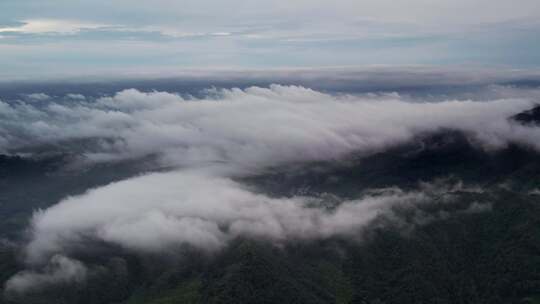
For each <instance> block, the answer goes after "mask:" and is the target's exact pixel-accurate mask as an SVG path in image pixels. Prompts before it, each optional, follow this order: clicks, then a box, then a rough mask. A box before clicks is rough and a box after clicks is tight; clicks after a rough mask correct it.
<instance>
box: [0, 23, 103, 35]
mask: <svg viewBox="0 0 540 304" xmlns="http://www.w3.org/2000/svg"><path fill="white" fill-rule="evenodd" d="M106 27H108V26H107V25H105V24H97V23H90V22H83V21H72V20H61V19H28V20H22V21H21V25H19V26H11V27H0V33H24V34H62V35H73V34H76V33H79V32H80V31H83V30H96V29H100V28H106Z"/></svg>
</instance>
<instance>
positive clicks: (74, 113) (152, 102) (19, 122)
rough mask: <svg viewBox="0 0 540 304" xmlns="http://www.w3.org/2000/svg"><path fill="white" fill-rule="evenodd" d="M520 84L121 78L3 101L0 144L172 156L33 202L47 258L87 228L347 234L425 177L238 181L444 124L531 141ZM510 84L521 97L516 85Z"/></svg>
mask: <svg viewBox="0 0 540 304" xmlns="http://www.w3.org/2000/svg"><path fill="white" fill-rule="evenodd" d="M515 90H516V89H511V90H509V91H504V92H500V91H499V92H498V93H497V94H500V95H502V96H505V98H503V99H496V100H490V101H484V102H481V101H470V100H465V101H458V100H447V101H440V102H436V103H426V102H411V101H410V100H409V99H403V98H402V97H401V96H400V95H399V94H364V95H358V96H355V95H340V96H334V95H329V94H325V93H321V92H317V91H314V90H310V89H307V88H303V87H295V86H279V85H273V86H271V87H270V88H261V87H251V88H247V89H245V90H240V89H231V90H216V89H212V90H208V91H207V92H206V97H202V98H194V97H190V96H184V97H182V96H180V95H177V94H171V93H167V92H150V93H143V92H140V91H137V90H134V89H130V90H124V91H121V92H118V93H117V94H115V95H114V96H109V97H101V98H98V99H95V100H94V99H92V98H86V99H82V98H78V99H77V100H70V101H69V102H66V103H60V102H49V103H47V104H46V105H35V104H31V103H24V102H23V101H19V102H16V103H11V104H8V103H4V102H2V103H0V117H1V118H2V119H1V120H0V130H1V134H2V135H3V141H2V142H0V144H2V145H3V146H2V148H3V149H4V150H13V149H15V150H16V149H17V148H23V147H31V146H33V145H38V144H40V143H54V142H59V141H68V142H69V141H70V140H74V139H76V140H80V139H105V138H107V139H109V140H102V141H99V140H98V141H97V145H96V146H91V145H83V146H79V145H77V146H76V147H78V148H77V149H82V151H74V152H76V153H79V152H80V153H83V154H84V155H85V157H86V158H87V160H91V161H105V162H107V161H114V160H119V159H126V158H138V157H143V156H146V155H150V154H154V155H158V156H159V160H160V161H161V164H163V165H166V166H169V168H173V169H172V171H171V172H166V173H154V174H148V175H145V176H141V177H136V178H132V179H128V180H125V181H120V182H117V183H113V184H110V185H107V186H104V187H101V188H97V189H94V190H90V191H88V192H87V193H85V194H83V195H80V196H76V197H68V198H66V199H64V200H62V201H61V202H60V203H58V204H57V205H54V206H52V207H50V208H48V209H46V210H44V211H40V212H37V213H36V214H35V215H34V217H33V219H32V226H31V241H30V242H29V244H28V246H27V247H26V252H27V262H29V263H31V264H32V263H36V265H43V263H45V264H46V263H48V261H49V259H50V258H51V257H54V256H56V255H59V254H64V255H66V254H67V255H69V252H70V250H72V245H73V244H79V245H80V243H81V242H80V241H83V240H84V241H86V240H88V239H94V240H99V241H105V242H108V243H112V244H117V245H120V246H123V247H125V248H128V249H130V250H135V251H145V252H148V251H150V252H160V251H161V250H164V249H166V248H169V247H171V246H173V247H174V246H180V245H184V244H188V245H191V246H194V247H196V248H200V249H204V250H210V251H213V250H218V249H220V248H222V247H223V246H225V245H226V244H227V243H228V242H229V241H230V240H231V239H234V238H235V237H238V236H242V237H246V236H248V237H256V238H267V239H270V240H273V241H277V242H281V241H285V240H290V239H313V238H326V237H330V236H336V235H338V236H339V235H349V234H350V233H356V232H358V231H361V230H362V229H363V228H364V227H365V226H366V225H368V224H369V223H370V222H371V221H372V220H374V219H375V218H377V217H378V216H379V215H381V214H387V213H388V212H389V211H391V208H392V207H394V206H396V205H398V204H403V205H406V206H407V205H408V206H410V205H414V204H417V203H419V202H423V201H425V200H426V199H427V196H426V195H428V196H429V195H430V194H429V193H430V192H433V191H434V190H433V187H431V188H430V187H428V186H426V187H424V188H425V189H422V191H421V192H402V191H399V190H394V191H383V192H379V193H377V192H373V193H367V194H366V195H365V196H364V197H362V198H359V199H357V200H352V201H345V202H342V203H341V204H340V205H339V206H337V207H336V208H335V209H334V210H325V209H324V208H316V207H315V206H316V205H317V204H319V203H324V202H323V201H321V199H320V198H312V197H292V198H271V197H268V196H266V195H263V194H258V193H255V192H253V190H251V189H248V188H246V187H245V186H243V185H241V184H239V183H238V182H235V181H233V178H234V177H238V176H245V175H249V174H256V173H257V172H260V170H261V169H263V168H265V167H267V166H275V165H282V164H287V163H297V162H306V161H313V160H332V159H336V158H340V157H344V156H347V155H348V154H350V153H372V152H376V151H381V150H384V149H386V148H388V147H391V146H394V145H396V144H399V143H403V142H406V141H409V140H411V139H413V138H414V137H415V136H419V135H422V134H426V133H430V132H436V131H438V130H446V129H453V130H458V131H462V132H464V133H465V134H466V135H467V136H468V137H469V138H470V140H471V141H472V142H473V143H475V144H477V145H478V146H479V147H483V148H487V149H496V148H500V147H504V146H505V145H506V144H508V143H509V142H517V143H521V144H525V145H529V146H531V147H533V148H535V149H540V144H539V143H540V129H539V128H536V127H530V126H522V125H519V124H517V123H515V122H513V121H511V120H509V119H508V117H510V116H512V115H514V114H516V113H519V112H521V111H524V110H527V109H529V108H530V107H532V106H533V104H534V101H533V99H534V96H536V95H535V94H536V93H535V92H532V93H531V94H532V95H527V94H525V93H524V92H516V91H515ZM515 93H519V94H517V96H518V97H517V98H511V96H512V95H515ZM66 147H67V148H69V147H70V146H69V145H67V146H66ZM462 188H463V185H460V184H457V185H455V186H453V188H451V189H462ZM448 191H454V190H448ZM470 191H477V190H476V189H472V190H470ZM474 208H475V207H474ZM471 211H474V210H471ZM55 263H56V264H59V262H55ZM60 264H61V263H60ZM64 268H66V267H64V266H60V267H54V268H52V269H57V270H58V273H60V274H58V273H57V270H49V271H48V272H47V271H46V272H45V274H43V272H38V273H36V272H23V273H22V274H20V275H17V276H15V277H14V278H13V279H12V280H11V281H10V282H11V283H10V284H11V285H13V284H15V285H13V286H17V285H19V286H26V285H25V284H26V283H24V282H27V281H30V282H34V281H35V282H41V281H48V280H52V281H58V280H60V279H57V278H62V279H63V278H65V276H64V275H63V273H65V271H63V270H62V269H64ZM68 269H71V268H68ZM68 273H71V272H68ZM61 274H62V275H61ZM48 277H51V279H48ZM13 282H15V283H13ZM13 288H15V287H13ZM23 289H24V288H23Z"/></svg>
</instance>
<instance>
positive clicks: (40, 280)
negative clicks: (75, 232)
mask: <svg viewBox="0 0 540 304" xmlns="http://www.w3.org/2000/svg"><path fill="white" fill-rule="evenodd" d="M86 273H87V269H86V267H85V266H84V265H83V264H82V263H81V262H79V261H76V260H73V259H70V258H68V257H65V256H62V255H54V256H52V257H51V259H50V260H49V262H48V264H47V265H46V266H45V267H44V268H43V269H42V270H40V271H35V270H26V271H22V272H20V273H18V274H16V275H15V276H13V277H12V278H10V279H9V280H8V281H7V282H6V285H5V291H6V292H7V293H24V292H29V291H34V290H37V289H40V288H47V286H51V285H54V284H60V283H70V284H72V283H77V282H81V281H83V280H84V279H85V277H86Z"/></svg>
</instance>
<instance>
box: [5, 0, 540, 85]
mask: <svg viewBox="0 0 540 304" xmlns="http://www.w3.org/2000/svg"><path fill="white" fill-rule="evenodd" d="M539 7H540V4H539V3H538V0H516V1H506V0H408V1H405V0H392V1H391V0H333V1H322V0H311V1H307V0H296V1H277V0H265V1H262V0H230V1H217V0H197V1H195V0H177V1H172V0H156V1H129V0H110V1H103V0H101V1H95V0H92V1H90V0H80V1H70V0H2V1H0V67H1V68H0V79H8V80H9V79H20V78H23V79H26V78H32V79H36V78H37V79H43V78H47V77H53V76H62V75H64V76H73V75H107V74H130V73H162V72H163V73H174V72H177V71H182V70H185V69H275V68H285V67H287V68H305V67H343V66H347V67H351V66H373V65H384V66H401V65H443V66H448V65H451V66H490V67H499V66H501V67H512V68H537V67H539V66H540V55H538V54H540V40H539V39H537V37H540V21H538V20H540V9H539Z"/></svg>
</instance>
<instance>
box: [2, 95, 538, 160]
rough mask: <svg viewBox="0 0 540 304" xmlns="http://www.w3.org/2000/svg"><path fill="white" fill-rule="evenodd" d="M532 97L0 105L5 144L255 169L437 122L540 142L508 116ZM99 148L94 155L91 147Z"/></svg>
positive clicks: (501, 141) (141, 98)
mask: <svg viewBox="0 0 540 304" xmlns="http://www.w3.org/2000/svg"><path fill="white" fill-rule="evenodd" d="M532 105H533V101H532V100H530V99H529V98H525V97H520V98H509V99H500V100H493V101H489V102H474V101H453V100H451V101H443V102H438V103H415V102H408V101H406V100H403V99H401V97H400V96H399V95H383V96H374V97H373V96H369V95H364V96H359V97H358V96H341V97H336V96H332V95H328V94H323V93H320V92H317V91H313V90H310V89H306V88H302V87H287V86H279V85H274V86H272V87H271V88H258V87H252V88H248V89H246V90H239V89H232V90H218V91H209V92H208V97H206V98H202V99H194V98H184V97H181V96H179V95H176V94H171V93H166V92H151V93H142V92H139V91H137V90H125V91H122V92H119V93H117V94H116V95H114V96H112V97H103V98H100V99H98V100H96V101H95V102H94V101H89V102H77V103H69V104H59V103H49V104H48V105H47V106H45V107H42V108H40V107H36V106H33V105H31V104H24V103H18V104H12V105H8V104H3V105H2V107H1V108H0V115H3V116H5V118H4V119H3V120H2V121H0V128H2V129H3V130H4V132H3V133H4V134H6V136H5V137H7V140H8V144H5V145H4V146H3V147H0V148H3V150H8V149H9V150H14V149H17V148H22V147H24V146H29V145H36V144H40V143H50V142H57V141H64V140H71V139H84V138H108V139H111V140H112V141H108V142H106V143H104V144H103V145H101V146H97V147H95V150H94V151H86V152H87V153H86V154H85V155H86V157H87V158H88V159H90V160H91V159H93V158H100V159H101V158H103V157H104V156H105V155H109V157H108V158H109V159H122V158H134V157H142V156H145V155H149V154H155V155H158V156H160V157H161V160H162V161H163V162H164V164H166V165H190V166H193V165H201V164H208V163H213V162H222V163H223V162H224V163H227V164H229V165H230V166H231V167H235V168H236V169H239V168H251V167H253V166H257V167H261V166H265V165H270V164H271V165H276V164H280V163H286V162H294V161H309V160H321V159H332V158H337V157H342V156H345V155H347V154H348V153H351V152H373V151H377V150H380V149H384V148H386V147H388V146H389V145H394V144H397V143H400V142H404V141H407V140H409V139H411V138H412V137H414V136H416V135H418V134H422V133H426V132H433V131H436V130H440V129H455V130H461V131H463V132H465V133H466V134H468V135H469V136H470V137H471V139H473V140H476V141H478V142H479V143H480V144H481V145H482V146H484V147H487V148H491V147H500V146H504V145H505V144H507V143H508V142H509V141H514V142H519V143H524V144H527V145H531V146H533V147H539V144H538V143H539V142H540V140H538V139H540V132H539V130H538V129H537V128H531V127H526V126H520V125H518V124H515V123H512V122H511V121H509V120H508V119H507V118H508V117H509V116H511V115H513V114H515V113H518V112H520V111H523V110H526V109H528V108H530V107H532ZM94 153H96V154H94Z"/></svg>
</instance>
